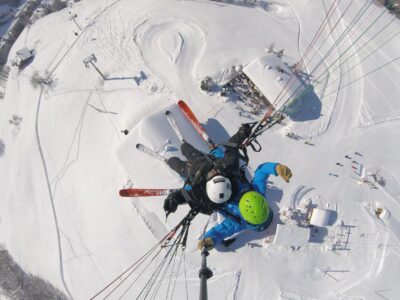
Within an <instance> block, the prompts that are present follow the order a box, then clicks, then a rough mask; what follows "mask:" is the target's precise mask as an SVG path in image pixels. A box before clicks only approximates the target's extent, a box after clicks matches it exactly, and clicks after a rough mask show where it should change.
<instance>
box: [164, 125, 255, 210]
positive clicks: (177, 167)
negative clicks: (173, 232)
mask: <svg viewBox="0 0 400 300" xmlns="http://www.w3.org/2000/svg"><path fill="white" fill-rule="evenodd" d="M250 134H251V126H250V125H249V124H243V125H242V126H241V127H240V128H239V130H238V132H237V133H236V134H234V135H233V136H232V137H231V138H230V139H229V141H228V142H227V143H225V144H224V147H217V148H215V149H213V150H212V151H211V152H210V153H209V154H205V153H203V152H201V151H199V150H197V149H196V148H195V147H193V146H192V145H191V144H189V143H188V142H186V141H184V142H183V143H182V145H181V152H182V154H183V155H184V156H185V157H186V158H187V161H183V160H181V159H180V158H179V157H171V158H169V159H168V161H167V164H168V165H169V166H170V168H171V169H172V170H174V171H175V172H177V173H178V174H179V175H181V176H182V177H184V178H187V183H186V185H185V187H184V188H182V189H180V190H179V191H175V192H172V193H170V194H169V195H168V197H167V198H166V199H165V200H164V210H165V211H166V213H167V215H168V214H169V213H173V212H175V211H176V210H177V208H178V205H180V204H184V203H188V204H189V206H190V207H191V208H192V209H194V210H196V211H198V212H200V213H203V214H207V215H209V214H211V213H212V212H213V211H215V210H216V209H217V208H218V207H221V206H222V205H223V204H224V203H225V202H227V201H229V200H231V199H233V198H234V197H235V196H236V194H237V192H238V185H237V180H236V178H238V177H241V176H244V174H241V173H242V172H241V171H240V154H239V146H240V145H241V144H242V143H243V141H244V140H245V139H246V138H247V137H248V136H249V135H250ZM223 148H225V149H223Z"/></svg>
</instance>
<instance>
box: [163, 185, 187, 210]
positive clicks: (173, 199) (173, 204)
mask: <svg viewBox="0 0 400 300" xmlns="http://www.w3.org/2000/svg"><path fill="white" fill-rule="evenodd" d="M182 198H183V197H182V194H181V193H180V192H179V191H176V192H172V193H170V194H169V195H168V197H167V198H166V199H165V200H164V206H163V208H164V210H165V212H166V213H168V214H170V213H174V212H176V209H177V208H178V205H179V204H180V203H181V202H182Z"/></svg>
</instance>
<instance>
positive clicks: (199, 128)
mask: <svg viewBox="0 0 400 300" xmlns="http://www.w3.org/2000/svg"><path fill="white" fill-rule="evenodd" d="M178 107H179V109H180V110H181V111H182V113H183V114H184V116H185V117H186V119H187V120H188V121H189V122H190V123H191V124H192V125H193V127H194V129H196V131H197V133H198V134H199V135H200V136H201V138H202V139H203V140H204V141H206V143H207V144H208V148H210V149H211V150H212V149H214V148H215V147H216V145H215V143H214V142H213V141H212V140H211V138H210V137H209V136H208V134H207V132H206V130H205V129H204V128H203V126H201V124H200V122H199V120H197V118H196V116H195V115H194V113H193V112H192V110H191V109H190V107H189V106H188V105H187V104H186V102H185V101H183V100H179V101H178Z"/></svg>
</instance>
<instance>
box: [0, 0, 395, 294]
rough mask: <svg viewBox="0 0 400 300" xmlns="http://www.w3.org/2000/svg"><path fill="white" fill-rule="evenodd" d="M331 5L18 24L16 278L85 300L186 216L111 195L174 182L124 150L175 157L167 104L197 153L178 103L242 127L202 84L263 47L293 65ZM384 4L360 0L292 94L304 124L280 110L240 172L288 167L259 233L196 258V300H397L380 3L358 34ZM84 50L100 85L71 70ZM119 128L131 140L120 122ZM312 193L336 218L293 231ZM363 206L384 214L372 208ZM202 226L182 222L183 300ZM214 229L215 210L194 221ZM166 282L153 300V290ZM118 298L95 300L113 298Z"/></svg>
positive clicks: (274, 186) (10, 135)
mask: <svg viewBox="0 0 400 300" xmlns="http://www.w3.org/2000/svg"><path fill="white" fill-rule="evenodd" d="M333 2H334V1H333V0H329V1H325V0H318V1H308V0H296V1H295V0H277V1H259V2H258V4H257V5H255V6H249V5H233V4H228V3H220V2H214V1H206V0H193V1H177V0H163V1H161V0H151V1H144V0H143V1H141V0H140V1H138V0H136V1H129V0H113V1H111V0H83V1H80V2H77V3H74V5H73V6H72V7H70V8H68V9H64V10H62V11H60V12H58V13H54V14H51V15H48V16H46V17H45V18H43V19H40V20H38V21H37V22H36V23H35V24H33V25H32V26H31V27H30V28H29V30H28V29H27V28H26V29H25V30H24V32H23V33H22V34H21V36H20V37H19V39H18V40H17V41H16V43H15V44H14V46H13V48H12V50H11V53H10V56H9V61H10V60H11V58H13V57H14V54H15V52H16V51H18V50H19V49H21V48H23V47H28V48H34V49H35V50H36V57H35V59H34V60H33V62H32V63H31V64H30V65H28V66H27V67H26V68H24V69H23V70H21V71H18V70H16V69H15V68H14V69H12V70H11V72H10V76H9V78H8V81H7V87H6V90H5V97H4V99H0V141H2V142H3V143H4V150H3V152H4V153H1V152H0V178H1V180H0V194H1V197H0V205H1V208H2V209H1V210H0V243H1V244H2V245H4V246H5V247H6V248H7V249H8V251H9V252H10V254H11V255H12V256H13V258H14V259H15V260H16V261H17V262H18V264H20V266H21V267H22V268H23V269H24V270H25V271H26V272H30V273H32V274H34V275H38V276H40V277H41V278H43V279H45V280H47V281H49V282H50V283H51V284H53V285H54V286H56V287H57V288H59V289H60V290H62V291H63V292H64V293H65V294H66V295H67V297H71V298H73V299H88V298H90V297H92V296H93V295H95V294H96V293H97V292H98V291H100V290H101V289H102V288H103V287H105V286H106V285H107V284H108V283H109V282H110V281H112V280H113V279H115V278H116V277H117V276H118V275H119V274H121V273H122V272H123V271H124V270H125V269H126V268H127V267H128V266H129V265H131V264H132V263H133V262H134V261H136V260H137V259H138V258H139V257H141V256H142V255H143V254H144V253H145V252H146V251H147V250H149V248H151V247H152V246H153V245H154V244H155V243H156V242H157V241H158V240H159V239H160V238H161V237H163V236H164V235H165V234H166V232H168V231H169V230H171V228H173V226H175V225H176V224H177V223H178V222H179V221H180V219H182V217H183V216H184V215H185V213H187V211H188V208H187V207H185V206H181V207H179V210H178V212H177V213H175V214H173V215H170V216H169V217H168V220H165V213H164V211H163V209H162V204H163V202H162V201H163V199H162V198H156V197H151V198H146V199H143V198H140V199H128V198H121V197H119V195H118V190H119V189H121V188H123V187H137V188H145V187H148V188H175V187H179V186H181V185H182V183H183V181H182V178H180V177H179V176H178V175H177V174H175V173H174V172H173V171H171V170H169V168H168V167H167V166H165V165H163V163H161V162H160V161H157V160H155V159H154V158H151V157H148V156H146V155H145V154H143V153H140V152H138V151H137V150H136V149H135V145H136V143H138V142H141V143H144V144H146V145H147V146H149V147H151V148H152V149H154V150H156V151H159V152H160V153H162V154H164V155H166V156H171V155H178V156H179V155H180V154H179V146H180V142H179V140H178V138H177V137H176V135H175V133H174V131H173V130H172V128H171V127H170V125H169V124H168V121H167V120H166V118H165V115H164V113H165V111H166V110H167V109H169V110H171V111H172V112H173V113H174V114H175V115H177V121H178V123H179V124H181V125H182V128H183V134H184V136H185V138H187V139H188V140H189V141H191V142H192V143H194V145H195V146H197V147H198V148H199V149H202V150H203V151H207V147H206V145H205V144H204V143H203V142H202V140H201V139H200V138H199V137H198V136H197V134H196V133H195V131H194V130H193V129H192V128H191V127H190V126H189V124H187V123H185V119H184V118H183V116H181V115H179V111H178V110H177V108H176V104H175V103H176V102H177V101H178V100H179V99H184V100H185V101H186V102H187V103H188V104H189V105H190V107H191V109H192V110H193V111H194V112H195V114H196V116H197V117H198V118H199V120H200V122H202V124H203V126H204V127H205V129H206V130H207V132H208V133H209V135H210V136H211V138H212V139H213V140H214V141H216V142H223V141H225V140H226V139H227V138H228V137H229V136H230V135H231V134H233V133H234V132H235V131H236V130H237V128H238V126H240V124H241V123H244V122H253V121H255V120H257V119H258V117H257V116H248V117H246V116H243V115H241V114H240V113H239V110H238V107H237V105H238V103H235V102H234V101H232V100H229V99H228V98H226V97H222V96H220V95H219V94H218V93H205V92H203V91H202V90H201V89H200V88H199V86H200V81H201V80H202V79H203V78H204V77H205V76H211V77H212V78H213V79H214V80H215V81H216V82H217V83H224V82H226V81H227V80H228V78H229V76H230V70H231V67H232V66H233V65H235V66H238V65H243V66H246V65H247V64H248V63H250V62H252V61H253V60H254V59H255V58H257V57H258V56H260V55H262V54H263V53H265V51H266V50H267V49H268V48H269V47H270V46H271V44H275V46H274V47H275V49H276V50H279V49H284V56H283V59H284V60H285V61H286V62H287V63H288V64H289V65H291V64H294V63H295V62H297V61H298V60H299V59H300V58H301V56H302V55H304V52H305V51H306V49H307V47H308V45H309V44H310V42H311V40H312V39H313V37H314V34H315V33H316V32H317V30H318V28H319V26H320V25H321V23H322V22H323V20H324V17H325V14H326V13H328V10H329V7H331V5H332V3H333ZM353 2H354V3H353V4H352V5H351V6H350V7H349V9H348V11H347V13H346V14H345V15H344V17H343V18H342V19H340V20H339V18H340V15H341V14H342V13H343V12H344V11H345V9H346V7H347V5H348V3H340V4H339V5H338V7H337V9H336V10H335V12H334V14H333V15H332V19H331V21H330V23H329V24H328V26H327V27H326V28H325V29H324V30H323V32H322V34H321V36H320V38H319V39H318V40H317V41H316V43H315V45H314V47H313V48H312V50H311V53H312V54H314V53H315V56H313V58H312V59H311V60H309V61H307V60H306V62H307V66H306V70H305V71H306V72H311V70H312V69H313V68H315V66H317V65H318V63H319V62H320V61H321V59H322V58H323V57H324V55H325V54H326V53H327V51H329V49H330V48H331V47H332V45H334V44H335V41H336V40H337V39H338V38H339V37H340V35H341V33H342V32H343V31H344V30H346V28H349V24H351V20H352V19H353V17H354V16H355V15H356V14H357V12H358V11H359V9H360V8H361V7H362V5H363V4H365V1H362V0H355V1H353ZM382 12H383V9H382V8H380V7H378V6H375V4H372V5H371V7H370V8H369V9H368V10H367V12H366V15H365V16H364V18H362V19H360V22H359V23H357V24H356V25H355V26H354V27H353V28H352V30H351V31H350V32H349V34H347V35H346V37H345V38H344V39H343V42H342V43H341V44H340V45H339V47H338V48H337V49H336V50H335V51H334V52H333V53H332V55H331V56H329V58H328V59H326V60H324V63H323V64H322V65H321V66H320V68H319V69H318V71H316V72H315V74H313V76H314V78H318V76H320V75H321V74H322V77H321V78H320V80H318V84H316V85H315V89H314V92H315V98H312V99H311V97H308V98H307V97H305V99H302V100H301V101H303V102H302V103H303V104H304V106H303V110H302V111H300V113H301V119H300V120H296V121H295V120H291V119H290V118H286V119H285V120H284V122H283V123H282V124H281V125H279V126H276V127H274V128H273V129H271V130H270V131H267V132H265V133H264V134H263V135H262V136H261V137H260V138H259V141H260V143H261V145H262V146H263V150H262V151H261V152H259V153H255V152H253V151H250V152H249V153H250V164H249V172H250V173H252V172H253V170H255V169H256V168H257V166H258V165H259V164H260V163H262V162H265V161H271V162H280V163H282V164H285V165H287V166H289V167H290V168H291V170H292V172H293V178H292V180H291V182H290V183H289V184H287V183H285V182H284V181H283V180H282V179H281V178H278V177H273V176H272V177H271V178H270V181H269V182H268V189H267V190H268V192H267V199H268V201H269V202H270V205H271V208H272V209H273V211H274V213H275V218H274V221H273V224H272V225H271V226H270V228H268V230H267V231H266V232H263V233H253V232H246V233H243V234H241V235H239V236H238V238H237V241H236V242H235V243H233V244H232V245H231V246H230V247H229V248H226V249H217V250H213V251H212V252H211V254H210V256H209V257H208V264H209V266H210V268H211V269H212V271H213V273H214V276H213V277H212V278H211V279H210V280H209V282H208V292H209V298H210V299H397V297H398V296H397V295H398V294H399V292H400V290H399V287H398V284H396V283H397V281H398V279H397V277H398V270H399V267H400V241H399V233H400V221H399V220H400V203H399V201H400V198H399V197H400V184H399V182H400V173H399V171H398V170H399V169H400V158H399V155H398V151H397V149H398V148H399V142H398V140H397V139H398V138H396V136H398V132H399V129H400V128H399V127H400V123H399V120H400V102H399V101H397V100H398V99H397V98H398V97H397V95H398V94H399V93H400V87H399V85H398V82H399V80H400V65H399V61H395V62H393V63H391V64H388V65H386V66H385V67H384V68H382V69H379V70H377V71H376V72H373V71H374V70H375V69H377V68H378V67H380V66H382V65H384V64H385V63H387V62H390V61H391V60H393V59H395V58H396V57H397V56H398V53H400V49H399V48H400V38H399V36H398V35H397V32H398V31H399V29H400V24H399V20H394V21H392V19H393V16H392V15H390V14H389V13H384V14H383V15H382V17H381V18H379V20H378V21H377V22H376V24H374V26H372V27H371V29H369V30H368V31H366V32H365V33H364V34H363V32H364V31H365V30H366V28H367V27H368V25H369V24H370V23H369V21H371V20H373V19H374V18H376V17H377V16H379V14H381V13H382ZM71 13H73V14H76V15H77V17H76V19H75V20H76V22H78V24H80V26H81V27H82V30H80V31H79V30H78V29H77V26H76V24H75V23H74V22H73V21H72V20H71V19H70V17H69V16H70V14H71ZM337 20H339V21H338V24H337V25H336V27H335V29H334V30H333V31H332V33H331V34H330V31H331V30H332V28H334V26H335V22H336V21H337ZM389 22H391V23H389ZM388 24H389V25H388ZM382 28H385V30H383V31H382V33H381V34H379V35H377V38H374V39H372V37H373V36H374V35H375V34H377V33H378V31H379V30H381V29H382ZM75 32H77V33H78V35H75ZM361 34H363V35H362V36H361V37H360V35H361ZM360 47H363V48H362V49H361V50H359V49H360ZM347 49H349V50H347ZM346 51H347V52H346ZM91 54H95V56H96V58H97V62H96V63H95V64H96V66H97V67H98V68H99V70H100V71H101V72H102V73H103V74H104V75H105V76H106V77H107V80H104V79H103V78H102V77H101V76H100V75H99V74H98V73H97V72H96V70H95V69H94V68H93V66H92V65H89V67H88V68H86V67H85V65H84V63H83V60H84V59H85V58H88V57H89V56H90V55H91ZM342 54H343V56H342ZM353 54H354V55H353ZM311 56H312V55H310V56H309V58H310V57H311ZM350 56H351V57H350ZM349 57H350V58H349ZM332 64H334V68H331V65H332ZM46 71H47V72H49V73H48V74H49V76H50V78H51V79H52V83H51V84H50V85H44V87H43V88H36V89H35V88H34V87H33V86H32V84H31V78H32V76H33V75H34V74H35V72H38V74H40V75H42V76H45V72H46ZM370 72H372V73H371V74H369V75H368V76H366V77H363V76H364V75H365V74H368V73H370ZM307 101H309V102H310V101H315V103H316V104H318V105H319V106H320V107H321V112H320V116H319V117H318V118H316V119H315V118H311V117H310V115H313V114H314V112H313V111H312V107H313V106H310V105H309V104H308V103H309V102H307ZM14 115H15V116H17V117H13V116H14ZM10 121H11V122H10ZM125 129H126V130H128V131H129V134H127V135H125V134H123V133H122V132H121V130H125ZM287 132H291V133H293V134H294V135H296V136H297V137H298V138H297V139H294V138H289V137H287V136H286V135H285V134H286V133H287ZM305 142H308V144H306V143H305ZM356 152H357V153H358V154H356ZM346 155H347V156H349V157H350V158H345V156H346ZM337 163H339V164H337ZM368 174H378V175H379V176H381V177H382V178H384V179H385V184H384V185H379V184H376V183H375V186H376V188H373V187H372V185H371V184H372V183H373V182H371V181H373V180H372V179H371V177H368V176H367V175H368ZM361 177H362V178H365V179H368V178H369V180H370V183H367V182H364V183H363V182H362V179H361ZM310 201H311V203H312V205H314V206H316V207H318V208H323V209H329V210H331V211H333V212H334V215H335V220H334V223H333V224H331V225H329V226H325V227H320V228H315V227H314V228H311V229H310V228H307V229H305V230H302V231H297V228H299V224H301V223H302V222H304V221H305V215H304V211H305V207H306V206H307V203H309V202H310ZM377 208H381V209H383V211H384V213H382V214H381V215H380V216H379V217H378V216H377V214H376V210H377ZM296 210H298V212H301V213H300V214H296V213H295V211H296ZM208 219H209V218H208V216H197V217H196V219H195V220H194V221H193V223H192V225H191V230H190V233H189V239H188V248H187V249H186V263H187V266H186V273H185V275H184V274H183V273H181V274H178V277H177V283H176V288H175V290H174V299H185V298H186V297H187V296H186V283H185V281H186V282H187V287H188V291H189V298H190V299H194V298H198V293H199V278H198V271H199V269H200V263H201V257H200V253H199V251H197V249H196V245H197V239H198V237H199V236H200V234H201V232H202V231H203V229H204V226H205V225H206V223H207V221H208ZM216 221H217V217H216V216H213V217H212V218H211V221H210V222H211V223H210V224H209V226H212V224H213V223H215V222H216ZM278 224H279V226H278ZM277 228H280V229H279V231H278V230H277ZM302 229H303V228H302ZM277 235H278V236H277ZM302 238H303V239H302ZM292 239H293V240H292ZM303 240H304V241H305V242H304V241H303ZM150 275H151V270H148V271H147V272H146V273H145V274H144V278H140V280H139V281H138V282H137V283H136V284H135V286H134V288H132V289H129V290H127V293H126V294H125V295H124V297H123V299H132V298H133V297H136V296H137V294H138V293H139V292H140V289H141V288H142V286H141V284H142V285H144V283H145V281H146V280H145V278H148V277H149V276H150ZM185 278H186V280H185ZM166 285H167V282H163V283H162V285H161V286H162V288H161V291H160V293H159V294H158V295H157V297H156V298H157V299H161V298H164V297H165V289H166ZM127 288H128V286H125V289H127ZM123 291H124V288H122V289H121V290H118V291H117V294H115V295H113V296H112V297H110V299H119V297H120V296H121V295H122V293H123ZM163 292H164V294H163ZM0 295H1V291H0Z"/></svg>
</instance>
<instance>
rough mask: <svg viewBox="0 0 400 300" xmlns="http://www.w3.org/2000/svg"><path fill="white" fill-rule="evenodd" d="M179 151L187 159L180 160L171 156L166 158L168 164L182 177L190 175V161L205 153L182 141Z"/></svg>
mask: <svg viewBox="0 0 400 300" xmlns="http://www.w3.org/2000/svg"><path fill="white" fill-rule="evenodd" d="M181 152H182V154H183V155H184V156H185V157H186V159H187V161H183V160H181V159H180V158H179V157H176V156H173V157H170V158H169V159H168V160H167V164H168V166H169V167H170V168H171V169H172V170H174V171H175V172H176V173H178V174H179V175H181V176H182V177H186V178H187V177H190V167H191V161H193V160H195V159H197V158H200V157H203V156H204V155H205V154H204V153H203V152H201V151H199V150H197V149H196V148H195V147H193V146H192V145H191V144H189V143H187V142H183V144H182V145H181Z"/></svg>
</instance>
